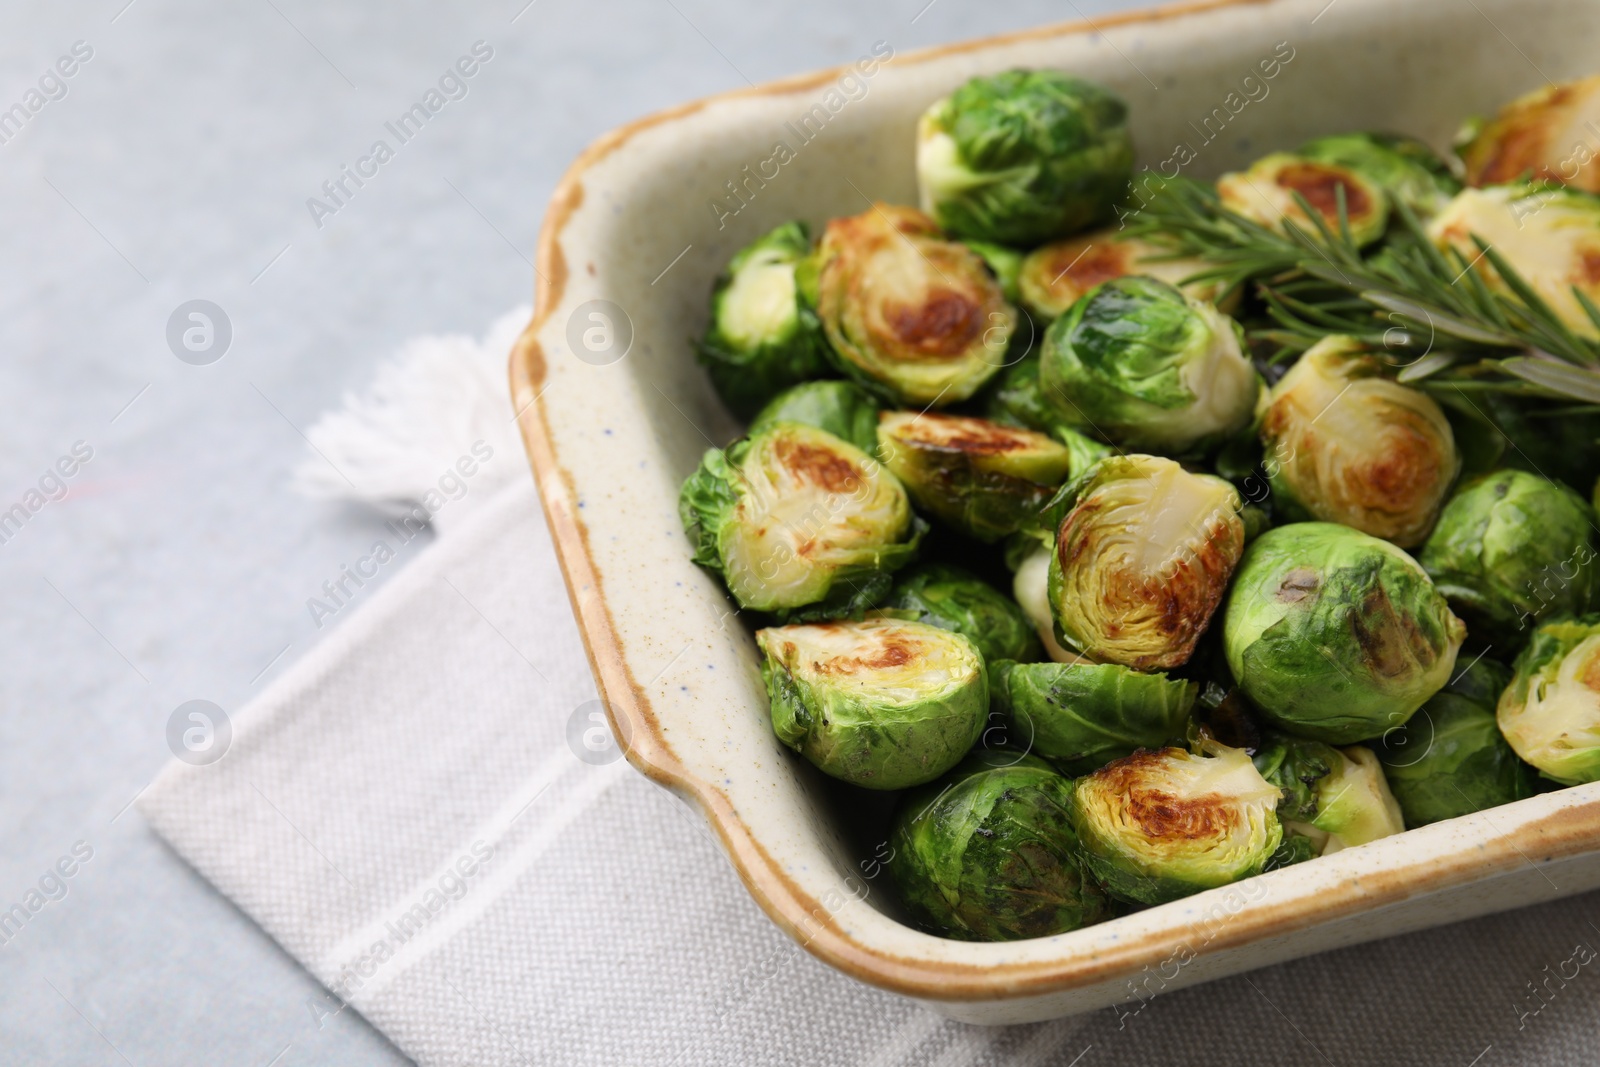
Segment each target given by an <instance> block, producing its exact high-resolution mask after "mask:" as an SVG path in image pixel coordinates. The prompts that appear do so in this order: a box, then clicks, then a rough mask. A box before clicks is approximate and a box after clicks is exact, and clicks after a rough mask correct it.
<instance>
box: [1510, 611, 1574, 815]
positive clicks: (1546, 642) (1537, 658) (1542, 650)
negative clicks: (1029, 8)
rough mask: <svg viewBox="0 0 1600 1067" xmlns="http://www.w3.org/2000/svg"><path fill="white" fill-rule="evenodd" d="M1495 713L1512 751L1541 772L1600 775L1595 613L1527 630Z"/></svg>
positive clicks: (1565, 776)
mask: <svg viewBox="0 0 1600 1067" xmlns="http://www.w3.org/2000/svg"><path fill="white" fill-rule="evenodd" d="M1495 718H1496V720H1497V721H1498V722H1499V724H1500V732H1501V733H1502V734H1503V735H1505V739H1506V740H1507V741H1508V742H1510V744H1511V747H1512V749H1514V750H1515V751H1516V753H1517V755H1518V756H1521V757H1522V758H1523V759H1524V760H1526V761H1527V762H1528V763H1531V764H1533V766H1534V767H1536V768H1537V769H1538V770H1539V771H1540V772H1541V773H1542V774H1543V775H1544V776H1545V777H1546V778H1549V779H1552V780H1553V781H1557V782H1560V783H1561V784H1562V785H1580V784H1582V783H1584V782H1596V781H1600V615H1584V616H1582V617H1581V618H1577V619H1563V620H1559V621H1555V622H1547V623H1545V624H1544V625H1543V626H1540V627H1539V628H1538V629H1537V630H1535V631H1533V638H1532V639H1531V640H1530V641H1529V642H1528V647H1527V648H1525V649H1523V650H1522V654H1521V655H1519V656H1518V657H1517V662H1516V663H1515V664H1513V674H1512V678H1511V684H1510V685H1509V686H1507V687H1506V691H1505V692H1504V693H1502V694H1501V696H1500V703H1499V706H1498V707H1497V708H1496V709H1495Z"/></svg>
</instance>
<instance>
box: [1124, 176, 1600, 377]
mask: <svg viewBox="0 0 1600 1067" xmlns="http://www.w3.org/2000/svg"><path fill="white" fill-rule="evenodd" d="M1296 200H1297V201H1298V203H1299V204H1300V207H1301V210H1302V211H1303V213H1304V215H1305V217H1306V218H1307V219H1308V220H1309V222H1310V225H1309V226H1306V225H1300V224H1298V223H1296V222H1294V221H1289V222H1286V223H1285V226H1284V230H1283V232H1279V231H1277V230H1275V229H1272V228H1270V227H1267V226H1263V225H1261V224H1260V223H1257V222H1254V221H1252V220H1250V219H1247V218H1244V217H1243V216H1241V215H1238V214H1235V213H1234V212H1231V211H1229V210H1227V209H1226V208H1224V207H1223V206H1222V204H1221V203H1220V202H1219V200H1218V199H1217V197H1216V194H1215V193H1214V192H1213V191H1212V190H1211V189H1209V188H1207V187H1205V186H1202V185H1199V184H1197V183H1192V182H1183V181H1176V182H1172V183H1170V184H1168V185H1167V186H1165V187H1164V188H1163V189H1161V190H1159V191H1157V192H1156V193H1155V194H1154V195H1153V196H1152V197H1151V199H1150V200H1149V201H1148V202H1147V203H1145V205H1144V206H1143V207H1142V208H1141V209H1140V210H1139V212H1138V213H1137V215H1136V216H1135V218H1134V221H1133V222H1132V224H1131V226H1130V227H1129V232H1130V233H1131V234H1132V235H1134V236H1138V237H1142V238H1143V239H1145V240H1148V241H1151V242H1152V243H1155V244H1157V245H1160V246H1162V247H1163V248H1165V249H1167V250H1168V252H1169V253H1170V255H1171V257H1172V258H1182V257H1196V258H1201V259H1204V260H1206V261H1207V262H1208V263H1210V264H1212V266H1210V267H1208V268H1207V269H1205V270H1203V271H1200V272H1198V273H1196V274H1195V275H1194V276H1193V277H1192V278H1190V279H1188V280H1189V281H1211V280H1216V281H1221V282H1222V283H1223V284H1224V286H1225V288H1226V290H1227V291H1233V290H1236V289H1240V288H1245V287H1248V286H1254V288H1255V291H1256V292H1257V294H1258V295H1259V296H1260V297H1261V300H1262V303H1263V305H1264V308H1265V312H1266V315H1267V317H1268V319H1270V323H1271V325H1270V326H1268V327H1267V328H1265V329H1257V330H1255V331H1253V338H1254V339H1258V340H1260V341H1263V342H1265V343H1268V344H1271V345H1276V346H1277V350H1276V352H1275V353H1274V354H1273V356H1272V357H1271V359H1273V360H1278V359H1282V358H1286V357H1287V356H1288V355H1292V354H1294V353H1296V352H1298V351H1303V350H1304V349H1305V348H1307V347H1309V346H1310V345H1311V344H1314V343H1315V342H1316V341H1317V340H1319V339H1320V338H1322V337H1325V336H1327V335H1329V334H1335V333H1338V334H1350V335H1353V336H1355V337H1358V338H1361V339H1362V340H1363V341H1366V342H1367V343H1369V344H1371V345H1373V346H1374V347H1378V348H1381V349H1383V350H1385V351H1386V352H1388V353H1390V361H1391V362H1393V363H1395V364H1396V365H1398V366H1400V367H1401V368H1402V370H1401V376H1402V378H1404V379H1406V380H1409V381H1414V382H1421V381H1423V380H1425V379H1428V378H1431V377H1434V376H1438V375H1448V376H1449V377H1450V378H1451V380H1452V381H1453V382H1454V381H1457V380H1458V379H1463V381H1462V384H1466V385H1467V387H1468V388H1479V389H1481V388H1501V389H1504V390H1506V391H1510V392H1521V393H1530V392H1531V393H1533V394H1535V395H1553V396H1558V397H1565V398H1572V399H1575V400H1578V401H1581V402H1583V403H1589V404H1592V403H1600V340H1596V339H1594V338H1590V337H1587V336H1584V335H1582V334H1579V333H1578V332H1577V331H1575V330H1573V329H1572V327H1571V326H1569V325H1568V324H1567V323H1565V322H1563V321H1562V320H1561V318H1560V317H1559V316H1558V315H1557V314H1556V313H1555V312H1554V311H1553V310H1552V309H1551V308H1550V306H1549V305H1548V304H1547V303H1546V302H1545V301H1544V300H1543V299H1542V298H1541V297H1540V296H1539V294H1538V293H1537V292H1535V291H1534V289H1533V288H1532V286H1530V285H1529V284H1528V283H1527V281H1526V280H1525V279H1524V278H1523V277H1522V276H1521V275H1520V274H1519V273H1518V272H1517V271H1516V270H1515V269H1514V268H1513V267H1512V266H1511V265H1510V264H1509V263H1507V262H1506V261H1505V258H1504V257H1503V256H1501V255H1500V253H1499V252H1497V251H1496V250H1495V249H1494V248H1492V247H1491V246H1489V245H1488V244H1486V243H1484V242H1483V241H1481V240H1479V239H1478V238H1476V237H1474V238H1473V241H1474V244H1475V245H1476V247H1477V249H1478V255H1477V256H1476V257H1474V258H1472V259H1470V260H1469V259H1468V258H1467V257H1466V256H1464V255H1463V254H1462V253H1461V251H1460V250H1459V249H1456V248H1449V249H1446V250H1442V251H1441V250H1440V249H1438V248H1436V247H1435V246H1434V245H1433V243H1432V242H1431V241H1429V240H1428V237H1427V233H1426V231H1425V230H1424V228H1423V225H1422V223H1421V222H1420V221H1419V220H1418V219H1417V217H1416V215H1415V214H1413V213H1412V212H1411V210H1410V209H1409V208H1408V207H1407V206H1406V205H1405V204H1404V203H1401V202H1398V201H1397V202H1396V203H1395V205H1394V207H1395V212H1396V216H1397V218H1398V220H1399V224H1398V226H1397V228H1396V231H1395V232H1394V233H1393V235H1392V236H1391V237H1390V239H1389V240H1388V241H1386V242H1385V244H1384V245H1383V246H1382V248H1381V250H1380V251H1378V252H1377V253H1376V254H1374V255H1371V256H1366V255H1363V253H1362V251H1361V249H1360V248H1359V247H1358V246H1357V245H1356V244H1355V243H1354V241H1352V240H1351V238H1350V231H1349V226H1348V221H1347V217H1346V212H1345V204H1344V197H1343V189H1342V188H1341V189H1340V190H1339V200H1338V220H1337V226H1330V225H1329V224H1328V223H1327V221H1325V220H1324V219H1323V218H1322V216H1321V214H1320V213H1319V212H1317V211H1316V210H1315V209H1313V208H1312V207H1311V205H1310V204H1308V203H1307V202H1306V201H1305V200H1304V199H1303V198H1301V197H1300V196H1299V195H1298V194H1296ZM1479 261H1483V262H1485V263H1487V264H1488V266H1490V267H1492V268H1493V270H1494V272H1495V274H1497V275H1498V276H1499V278H1500V280H1501V281H1502V282H1503V284H1504V288H1503V289H1502V288H1500V287H1495V288H1491V287H1490V286H1489V285H1488V284H1486V282H1485V280H1484V275H1483V273H1482V272H1481V271H1480V270H1479V269H1478V266H1479ZM1575 291H1576V290H1575ZM1578 299H1579V301H1580V304H1581V306H1582V307H1583V308H1584V310H1585V312H1586V313H1587V314H1588V316H1589V318H1590V319H1591V320H1593V321H1594V322H1595V324H1596V327H1597V328H1600V308H1597V307H1596V306H1595V305H1594V304H1593V303H1592V302H1591V301H1590V300H1588V299H1587V298H1586V297H1585V296H1584V295H1583V294H1582V293H1581V292H1580V293H1578Z"/></svg>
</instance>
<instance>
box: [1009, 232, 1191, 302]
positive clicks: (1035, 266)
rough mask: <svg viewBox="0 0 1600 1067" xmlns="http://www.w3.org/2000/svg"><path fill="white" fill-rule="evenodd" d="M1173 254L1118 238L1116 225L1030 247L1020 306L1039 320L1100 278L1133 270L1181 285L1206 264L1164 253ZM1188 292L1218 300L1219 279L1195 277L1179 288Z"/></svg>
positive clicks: (1075, 298)
mask: <svg viewBox="0 0 1600 1067" xmlns="http://www.w3.org/2000/svg"><path fill="white" fill-rule="evenodd" d="M1168 256H1170V253H1169V252H1167V251H1166V250H1164V249H1162V248H1159V247H1158V246H1156V245H1153V244H1151V243H1150V242H1149V241H1142V240H1140V239H1138V238H1136V237H1118V236H1116V231H1115V230H1099V231H1096V232H1095V233H1089V234H1084V235H1083V236H1081V237H1071V238H1068V239H1067V240H1065V241H1056V242H1054V243H1052V244H1047V245H1043V246H1041V247H1039V248H1036V249H1034V250H1033V251H1032V252H1029V253H1028V255H1027V257H1026V258H1025V259H1023V261H1022V270H1021V272H1020V273H1019V274H1018V275H1017V290H1018V292H1019V294H1020V296H1021V299H1022V306H1023V307H1025V308H1027V309H1028V312H1029V313H1030V314H1032V315H1033V317H1034V318H1036V319H1038V320H1040V321H1041V322H1048V321H1049V320H1051V319H1055V318H1059V317H1060V316H1062V315H1064V314H1066V313H1067V309H1068V308H1070V307H1072V305H1073V304H1076V303H1077V302H1078V301H1079V300H1080V299H1082V298H1083V297H1084V296H1085V295H1086V294H1087V293H1088V292H1089V290H1091V289H1093V288H1094V287H1095V286H1097V285H1099V284H1100V283H1101V282H1108V281H1110V280H1111V279H1112V278H1121V277H1124V276H1125V275H1129V274H1144V275H1147V276H1149V277H1151V278H1159V279H1161V280H1162V281H1164V282H1167V283H1169V284H1171V285H1177V284H1178V283H1179V282H1181V281H1183V280H1184V279H1185V278H1187V277H1189V276H1190V275H1191V274H1197V273H1199V272H1200V271H1202V270H1204V269H1205V268H1206V266H1207V264H1206V262H1205V261H1204V260H1199V259H1171V258H1166V257H1168ZM1181 288H1182V289H1183V292H1184V295H1186V296H1189V297H1192V298H1194V299H1196V300H1209V301H1213V302H1215V301H1216V299H1217V298H1218V297H1219V296H1221V295H1222V284H1221V283H1220V282H1215V281H1209V282H1197V283H1195V284H1193V285H1186V286H1182V287H1181Z"/></svg>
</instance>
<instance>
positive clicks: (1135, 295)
mask: <svg viewBox="0 0 1600 1067" xmlns="http://www.w3.org/2000/svg"><path fill="white" fill-rule="evenodd" d="M1242 336H1243V335H1242V333H1241V331H1240V330H1239V327H1238V324H1237V323H1235V322H1234V321H1233V320H1232V319H1230V318H1228V317H1227V316H1226V315H1224V314H1222V313H1221V312H1220V311H1218V310H1217V309H1216V308H1214V307H1212V306H1211V305H1210V304H1206V303H1202V302H1200V301H1197V300H1190V299H1188V298H1186V297H1185V296H1184V295H1183V294H1182V293H1180V292H1179V291H1178V290H1176V289H1174V288H1173V287H1172V286H1170V285H1168V284H1167V283H1166V282H1162V281H1157V280H1156V279H1154V278H1145V277H1140V276H1138V275H1130V276H1128V277H1125V278H1114V279H1112V280H1111V281H1109V282H1106V283H1105V284H1103V285H1101V286H1100V287H1099V288H1097V289H1095V290H1094V291H1093V292H1091V293H1090V294H1089V295H1088V296H1085V297H1084V298H1083V299H1082V300H1080V301H1078V302H1077V303H1076V304H1074V305H1073V306H1072V310H1071V311H1069V312H1067V314H1065V315H1063V316H1062V317H1061V318H1059V319H1057V320H1056V321H1055V322H1053V323H1051V324H1050V328H1049V329H1048V330H1047V331H1045V335H1044V343H1043V346H1042V349H1041V352H1040V359H1041V362H1040V365H1039V384H1040V386H1041V388H1042V389H1043V391H1044V396H1045V400H1046V401H1047V402H1048V403H1050V404H1051V406H1052V407H1054V408H1055V410H1056V412H1057V413H1058V414H1059V415H1060V416H1061V417H1062V418H1063V419H1064V420H1066V421H1067V422H1068V423H1069V424H1071V425H1073V426H1075V427H1077V428H1078V429H1079V430H1083V431H1087V432H1093V433H1094V434H1096V435H1098V436H1100V437H1104V438H1106V439H1108V440H1110V441H1113V442H1115V443H1116V444H1119V445H1121V446H1123V447H1125V448H1132V449H1141V450H1154V451H1157V452H1163V453H1170V454H1174V455H1176V454H1183V453H1186V452H1191V451H1194V450H1197V449H1200V448H1204V447H1206V446H1207V445H1209V444H1214V443H1218V442H1220V441H1221V440H1222V439H1223V438H1225V437H1227V436H1229V435H1230V434H1233V433H1236V432H1238V431H1239V430H1240V429H1242V428H1244V427H1245V426H1246V425H1248V424H1249V422H1250V417H1251V415H1252V413H1253V412H1254V410H1255V404H1256V396H1257V393H1258V391H1259V388H1260V384H1259V379H1258V378H1257V375H1256V372H1255V368H1254V367H1252V366H1251V365H1250V361H1249V360H1248V359H1247V358H1245V356H1244V354H1243V352H1242V350H1241V345H1242Z"/></svg>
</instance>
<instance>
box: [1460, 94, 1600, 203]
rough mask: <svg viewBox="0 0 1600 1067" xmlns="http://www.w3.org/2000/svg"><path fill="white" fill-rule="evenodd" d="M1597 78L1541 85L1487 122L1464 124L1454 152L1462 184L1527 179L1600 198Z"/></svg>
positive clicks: (1599, 96) (1599, 101)
mask: <svg viewBox="0 0 1600 1067" xmlns="http://www.w3.org/2000/svg"><path fill="white" fill-rule="evenodd" d="M1597 126H1600V75H1596V76H1594V77H1591V78H1584V79H1583V80H1581V81H1575V82H1568V83H1567V84H1565V85H1545V86H1543V87H1542V88H1539V89H1535V90H1534V91H1533V92H1531V93H1528V94H1527V95H1526V96H1522V97H1518V98H1517V99H1516V100H1513V101H1512V102H1511V103H1509V104H1507V105H1506V106H1505V107H1504V108H1502V109H1501V111H1500V113H1499V114H1498V115H1496V116H1495V117H1494V118H1492V119H1490V120H1489V121H1488V122H1484V123H1480V124H1472V125H1469V126H1468V128H1467V129H1466V130H1465V131H1463V134H1464V137H1463V143H1462V144H1461V145H1460V147H1459V149H1458V151H1459V152H1460V155H1461V161H1462V163H1464V164H1465V165H1466V168H1467V184H1468V185H1480V186H1481V185H1503V184H1505V183H1507V182H1516V181H1523V180H1528V179H1531V180H1533V181H1554V182H1562V183H1563V184H1566V185H1571V186H1573V187H1574V188H1578V189H1582V190H1584V191H1586V192H1590V193H1600V145H1597V142H1596V139H1595V135H1594V130H1595V128H1596V127H1597Z"/></svg>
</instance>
